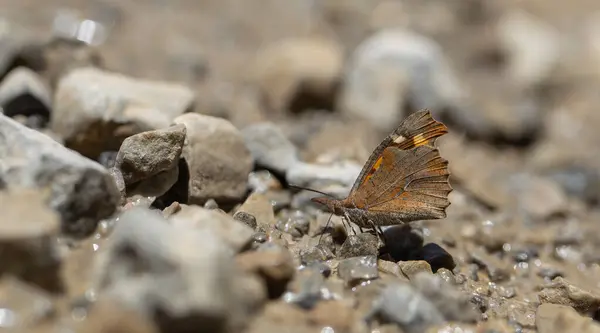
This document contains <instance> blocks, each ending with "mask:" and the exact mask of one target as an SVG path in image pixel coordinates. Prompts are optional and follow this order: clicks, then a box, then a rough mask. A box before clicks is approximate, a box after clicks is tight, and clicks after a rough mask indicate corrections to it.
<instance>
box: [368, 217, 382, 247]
mask: <svg viewBox="0 0 600 333" xmlns="http://www.w3.org/2000/svg"><path fill="white" fill-rule="evenodd" d="M369 224H371V227H372V228H373V231H375V234H376V235H377V236H378V237H379V239H381V241H382V242H383V243H384V244H385V236H384V235H383V229H381V227H380V226H378V225H376V224H375V223H373V221H371V220H369Z"/></svg>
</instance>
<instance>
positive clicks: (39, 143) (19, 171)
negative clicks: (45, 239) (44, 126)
mask: <svg viewBox="0 0 600 333" xmlns="http://www.w3.org/2000/svg"><path fill="white" fill-rule="evenodd" d="M0 178H2V179H4V180H5V181H6V182H7V185H8V187H11V186H24V187H39V188H49V189H50V191H51V194H50V195H49V198H50V199H49V200H48V204H49V205H50V207H52V208H53V209H55V210H56V211H57V212H59V213H60V215H61V220H62V231H63V232H64V233H67V234H70V235H73V236H83V235H89V234H90V233H92V232H93V231H94V230H95V228H96V225H97V224H98V221H99V220H101V219H103V218H107V217H109V216H110V215H112V214H113V213H114V212H115V210H116V207H117V204H118V203H119V202H120V195H119V191H118V189H117V187H116V185H115V182H114V180H113V179H112V177H111V176H110V175H109V173H108V170H106V169H105V168H104V167H102V166H101V165H100V164H98V163H96V162H94V161H91V160H89V159H86V158H84V157H83V156H81V155H79V154H77V153H76V152H74V151H71V150H69V149H66V148H65V147H63V146H62V145H60V144H59V143H57V142H55V141H54V140H52V139H51V138H49V137H48V136H46V135H44V134H42V133H39V132H37V131H34V130H32V129H29V128H27V127H25V126H23V125H20V124H19V123H17V122H15V121H14V120H12V119H10V118H8V117H6V116H3V115H0Z"/></svg>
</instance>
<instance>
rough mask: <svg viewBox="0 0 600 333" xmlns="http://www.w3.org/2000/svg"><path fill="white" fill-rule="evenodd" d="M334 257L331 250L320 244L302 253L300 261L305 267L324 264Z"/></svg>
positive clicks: (303, 250)
mask: <svg viewBox="0 0 600 333" xmlns="http://www.w3.org/2000/svg"><path fill="white" fill-rule="evenodd" d="M334 257H335V256H334V254H333V252H332V251H331V249H330V248H329V247H328V246H327V245H324V244H318V245H316V246H312V247H308V248H305V249H302V250H301V251H300V260H301V262H302V263H303V264H305V265H310V264H314V263H319V262H323V261H326V260H329V259H332V258H334Z"/></svg>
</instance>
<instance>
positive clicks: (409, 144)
mask: <svg viewBox="0 0 600 333" xmlns="http://www.w3.org/2000/svg"><path fill="white" fill-rule="evenodd" d="M446 133H448V129H447V128H446V126H444V125H441V126H436V127H434V128H432V129H430V130H428V131H425V132H424V133H419V134H417V135H415V136H412V137H410V138H409V139H410V140H404V141H401V142H397V144H398V145H397V147H398V148H400V149H403V150H407V149H412V148H414V147H419V146H424V145H427V144H429V142H430V141H431V140H433V139H435V138H437V137H439V136H442V135H444V134H446Z"/></svg>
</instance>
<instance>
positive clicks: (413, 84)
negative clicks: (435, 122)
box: [340, 28, 464, 131]
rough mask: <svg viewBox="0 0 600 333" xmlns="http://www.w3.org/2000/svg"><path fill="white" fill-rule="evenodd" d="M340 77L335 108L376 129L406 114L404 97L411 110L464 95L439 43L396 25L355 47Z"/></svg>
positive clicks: (387, 126) (386, 128)
mask: <svg viewBox="0 0 600 333" xmlns="http://www.w3.org/2000/svg"><path fill="white" fill-rule="evenodd" d="M344 80H345V84H344V88H343V91H342V97H341V102H340V103H341V105H340V107H341V109H342V110H343V111H344V112H346V113H347V114H350V115H354V116H359V117H362V118H364V119H367V120H368V121H369V122H371V123H372V124H373V125H375V127H377V128H378V129H380V130H382V131H390V130H392V129H393V128H394V127H395V126H397V124H398V123H399V122H400V121H401V120H402V118H404V117H405V116H406V115H404V114H402V110H403V107H404V101H405V98H410V100H411V103H413V105H414V108H415V109H420V108H425V107H427V108H431V109H432V110H436V109H440V108H442V107H445V106H453V105H455V104H458V103H460V102H461V101H462V100H463V98H464V92H463V90H462V88H461V85H460V84H459V82H458V80H457V78H456V77H455V75H454V73H453V71H452V69H451V68H450V65H449V64H448V62H447V60H446V59H445V57H444V54H443V51H442V49H441V47H440V46H439V45H437V44H436V43H435V42H434V41H433V40H430V39H428V38H426V37H425V36H421V35H418V34H416V33H413V32H411V31H408V30H405V29H402V28H389V29H384V30H380V31H379V32H377V33H375V34H374V35H372V36H371V37H369V38H368V39H366V40H365V41H364V42H363V43H362V44H361V45H359V46H358V47H357V48H356V50H355V51H354V54H352V57H351V59H350V64H349V66H348V70H347V72H346V73H345V78H344ZM408 92H410V95H409V94H408Z"/></svg>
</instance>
